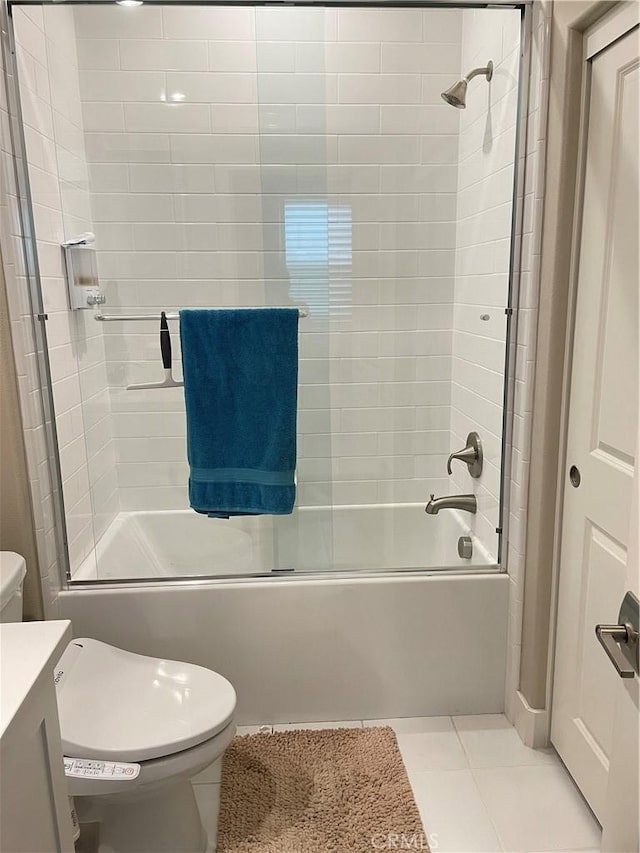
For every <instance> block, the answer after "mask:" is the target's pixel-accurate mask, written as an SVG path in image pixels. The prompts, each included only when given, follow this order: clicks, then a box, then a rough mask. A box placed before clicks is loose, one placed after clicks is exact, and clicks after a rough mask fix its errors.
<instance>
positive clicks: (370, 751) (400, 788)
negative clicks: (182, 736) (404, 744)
mask: <svg viewBox="0 0 640 853" xmlns="http://www.w3.org/2000/svg"><path fill="white" fill-rule="evenodd" d="M218 826H219V830H218V853H375V851H376V850H400V849H404V850H422V851H428V846H427V842H426V836H425V834H424V832H423V829H422V823H421V821H420V815H419V813H418V809H417V807H416V804H415V800H414V799H413V792H412V790H411V786H410V784H409V780H408V778H407V774H406V772H405V769H404V764H403V763H402V757H401V755H400V751H399V749H398V744H397V742H396V737H395V734H394V732H393V730H392V729H390V728H388V727H384V728H382V727H381V728H370V729H322V730H319V731H317V730H314V731H312V730H309V729H306V730H301V731H289V732H274V733H273V734H255V735H244V736H243V737H237V738H235V740H234V741H233V743H232V744H231V746H230V747H229V749H228V750H227V752H226V754H225V757H224V764H223V770H222V790H221V798H220V818H219V822H218Z"/></svg>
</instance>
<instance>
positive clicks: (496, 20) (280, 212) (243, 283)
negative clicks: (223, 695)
mask: <svg viewBox="0 0 640 853" xmlns="http://www.w3.org/2000/svg"><path fill="white" fill-rule="evenodd" d="M13 20H14V26H15V32H16V44H17V55H18V69H19V82H20V91H21V100H22V111H23V117H24V130H25V141H26V153H27V160H28V164H29V172H30V179H31V184H32V194H33V201H34V216H35V225H36V236H37V238H38V250H39V265H40V276H41V287H42V290H43V296H44V300H45V305H46V306H47V310H48V312H49V320H48V325H47V332H48V342H49V359H50V364H51V369H52V374H53V380H54V381H53V392H54V403H55V408H56V421H57V427H58V436H59V440H60V448H59V451H60V461H61V469H62V481H63V482H62V487H63V493H64V500H65V508H66V528H67V537H68V548H69V561H70V576H71V580H73V581H96V580H97V581H108V580H116V579H117V580H134V579H145V580H151V579H153V580H158V579H170V578H188V577H242V576H252V575H261V574H274V573H294V574H295V573H305V572H323V571H324V572H326V571H335V570H339V571H361V570H369V571H377V570H385V571H389V570H400V569H401V570H424V569H445V568H456V569H466V568H487V567H490V566H495V565H496V562H497V556H498V543H499V534H498V533H497V529H498V528H500V518H501V511H502V510H501V477H502V465H503V460H502V452H503V447H502V445H503V421H504V413H503V399H504V387H505V381H506V377H505V368H504V366H505V349H506V340H507V315H506V314H505V308H506V307H507V306H508V304H509V283H510V272H511V270H510V264H511V260H510V259H511V241H512V237H511V227H512V207H513V186H514V157H515V143H516V118H517V99H518V77H519V61H520V26H521V17H520V11H519V10H515V9H470V8H454V7H452V8H425V9H421V8H383V7H380V8H345V7H339V8H338V7H336V8H332V7H324V8H315V7H295V6H286V7H277V6H259V7H255V8H254V7H250V6H232V5H229V6H195V5H189V4H179V5H167V6H161V5H144V6H141V7H138V8H126V7H121V6H117V5H115V4H110V5H94V4H89V3H86V4H77V5H65V4H56V5H55V6H44V7H37V6H28V7H27V6H19V5H14V6H13ZM489 60H491V61H492V62H493V69H494V70H493V76H492V79H491V81H490V82H487V81H486V79H485V77H482V76H480V75H479V76H477V77H476V78H474V79H472V80H471V82H470V83H469V86H468V90H467V104H466V109H464V110H460V109H454V108H453V107H452V106H451V105H449V104H448V103H446V102H445V101H444V100H443V99H442V97H441V93H442V92H443V91H445V90H446V89H447V88H449V87H450V86H451V85H452V84H454V83H455V82H456V80H459V79H460V78H462V77H464V76H465V75H466V74H467V73H468V72H470V71H471V70H472V69H473V68H475V67H478V66H485V65H486V63H487V62H488V61H489ZM45 77H46V78H47V79H48V81H49V83H50V89H49V92H48V93H46V92H44V91H43V89H42V85H41V83H42V80H43V79H44V78H45ZM87 232H91V233H93V234H94V235H95V242H94V243H92V244H91V246H92V247H93V249H92V251H94V252H95V255H96V261H97V274H98V284H99V291H100V294H101V295H103V296H104V299H105V302H104V304H99V305H97V306H95V307H93V308H87V309H80V310H70V309H69V307H68V303H67V296H66V292H65V287H64V276H63V270H62V268H61V266H60V254H59V253H60V249H59V246H60V243H63V242H65V241H68V240H72V239H74V238H77V237H79V236H80V235H82V234H85V233H87ZM252 306H256V307H258V306H298V307H300V308H302V309H304V311H305V313H306V316H305V317H304V319H301V320H300V327H299V328H300V334H299V356H300V358H299V399H298V467H297V501H296V508H295V510H294V512H293V514H292V515H291V516H286V517H277V516H264V517H246V518H241V519H231V520H229V521H226V520H214V519H208V518H205V517H202V516H198V515H196V514H195V513H194V512H193V511H191V510H190V509H189V504H188V496H187V478H188V465H187V461H186V444H185V412H184V398H183V393H182V389H180V388H169V389H166V388H165V389H147V390H127V386H129V385H132V384H139V383H148V382H153V381H155V380H157V379H160V378H162V375H163V371H162V363H161V361H160V348H159V321H158V319H157V318H158V316H159V314H160V312H161V311H166V312H168V313H169V314H176V313H177V312H178V311H179V310H180V309H181V308H187V307H212V308H230V307H252ZM123 317H128V318H133V319H123ZM147 317H153V318H156V319H152V320H149V319H146V318H147ZM169 325H170V330H171V334H172V344H173V364H174V372H175V375H176V377H178V378H179V377H180V375H181V362H180V358H181V353H180V341H179V334H178V324H177V323H176V322H175V321H174V320H170V321H169ZM217 405H220V406H221V407H222V406H224V400H221V401H219V402H218V404H217ZM212 418H213V420H212V428H215V407H214V408H213V409H212ZM472 432H477V433H478V435H479V436H480V439H481V443H482V447H483V451H484V464H483V469H482V473H481V475H480V477H478V478H473V477H471V476H470V473H469V471H468V469H467V466H466V465H464V464H463V463H461V462H459V461H456V460H454V461H453V463H452V474H451V476H449V475H448V474H447V460H448V457H449V454H450V453H452V452H454V451H459V450H461V449H462V448H463V447H464V446H465V444H466V441H467V436H468V434H470V433H472ZM431 494H433V495H435V496H436V497H443V496H450V495H454V496H455V495H464V494H473V495H474V496H475V498H476V506H477V512H476V513H470V512H467V511H465V510H464V508H462V509H461V508H459V507H458V508H457V509H456V508H454V509H448V508H447V509H442V510H440V511H439V512H438V513H437V514H426V513H425V511H424V509H425V505H426V504H427V501H428V500H429V496H430V495H431ZM461 537H466V539H465V545H464V549H463V550H462V551H461V552H460V553H464V554H465V555H466V556H460V553H459V551H458V540H459V539H460V538H461ZM467 540H468V542H467ZM469 545H470V552H471V553H470V556H469Z"/></svg>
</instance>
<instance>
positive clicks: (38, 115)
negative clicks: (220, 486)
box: [14, 6, 119, 568]
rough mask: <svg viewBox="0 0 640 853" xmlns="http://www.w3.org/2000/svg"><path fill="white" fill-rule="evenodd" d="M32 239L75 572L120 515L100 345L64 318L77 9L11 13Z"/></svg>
mask: <svg viewBox="0 0 640 853" xmlns="http://www.w3.org/2000/svg"><path fill="white" fill-rule="evenodd" d="M14 23H15V35H16V47H17V60H18V67H19V75H20V93H21V103H22V110H23V115H24V119H25V136H26V146H27V158H28V162H29V179H30V184H31V194H32V199H33V211H34V220H35V232H36V233H35V236H36V239H37V245H38V261H39V267H40V275H41V276H42V290H43V300H44V309H45V311H46V312H47V313H48V321H47V340H48V346H49V364H50V369H51V379H52V388H53V397H54V404H55V411H56V427H57V433H58V443H59V447H60V463H61V469H62V486H63V496H64V502H65V510H66V516H67V536H68V541H69V556H70V560H71V566H72V568H76V567H77V566H79V565H80V563H81V562H82V561H83V559H84V558H85V557H86V556H87V555H88V554H89V553H90V552H91V551H92V549H93V548H94V546H95V543H96V541H97V540H98V539H99V538H100V536H101V535H102V533H103V532H104V531H105V530H106V528H107V527H108V526H109V524H110V523H111V521H112V520H113V518H114V517H115V515H116V514H117V512H118V511H119V501H118V489H117V480H116V471H115V452H114V445H113V441H112V436H111V416H110V403H109V391H108V383H107V374H106V360H105V351H104V341H103V336H102V334H101V330H100V329H99V328H97V324H95V323H93V322H92V320H91V319H90V318H89V317H88V313H87V312H75V313H74V312H71V311H69V310H68V307H67V305H68V303H67V296H66V289H65V283H64V277H63V268H62V252H61V249H60V243H61V242H63V240H65V239H68V238H70V237H73V236H76V235H77V234H80V233H82V232H85V231H91V230H93V225H92V220H91V209H90V201H89V187H88V180H89V179H88V172H87V165H86V158H85V148H84V133H83V123H82V108H81V103H80V92H79V77H78V67H77V62H76V34H75V25H74V16H73V10H72V9H71V8H70V7H62V8H55V9H54V8H52V7H47V6H45V7H43V8H40V9H38V8H34V9H30V8H28V7H16V9H15V10H14Z"/></svg>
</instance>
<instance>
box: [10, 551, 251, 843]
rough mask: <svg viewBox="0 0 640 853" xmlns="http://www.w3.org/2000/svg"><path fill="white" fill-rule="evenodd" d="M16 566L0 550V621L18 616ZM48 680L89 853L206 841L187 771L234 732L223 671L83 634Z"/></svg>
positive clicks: (19, 571) (232, 700) (220, 749)
mask: <svg viewBox="0 0 640 853" xmlns="http://www.w3.org/2000/svg"><path fill="white" fill-rule="evenodd" d="M25 573H26V565H25V561H24V558H23V557H21V556H20V555H19V554H14V553H13V552H10V551H1V552H0V621H1V622H20V621H22V585H23V582H24V577H25ZM54 679H55V685H56V695H57V700H58V713H59V717H60V730H61V734H62V751H63V754H64V756H65V770H66V774H67V787H68V791H69V796H71V797H74V798H75V807H76V810H77V814H78V818H79V820H80V823H81V824H82V823H98V824H99V830H98V836H99V846H98V853H206V851H209V852H210V851H213V850H215V846H216V839H215V838H212V839H208V838H207V833H206V832H205V830H204V827H203V826H202V821H201V820H200V812H199V811H198V806H197V804H196V800H195V796H194V793H193V788H192V786H191V782H190V780H191V779H192V778H193V777H194V776H195V775H196V774H198V773H200V772H201V771H202V770H204V769H205V768H207V767H209V765H211V764H213V762H214V761H217V759H219V758H220V757H221V756H222V754H223V753H224V751H225V749H226V748H227V747H228V746H229V744H230V743H231V741H232V740H233V736H234V734H235V730H236V726H235V722H234V714H235V708H236V693H235V690H234V689H233V687H232V685H231V684H230V683H229V682H228V681H227V679H226V678H223V677H222V676H221V675H218V673H217V672H213V671H212V670H210V669H205V668H204V667H202V666H196V665H194V664H191V663H181V662H179V661H173V660H165V659H162V658H153V657H146V656H145V655H138V654H133V653H132V652H127V651H124V650H123V649H119V648H116V647H115V646H110V645H108V644H107V643H102V642H100V641H99V640H93V639H90V638H87V637H83V638H80V639H76V640H72V642H71V643H69V645H68V646H67V648H66V649H65V651H64V654H63V655H62V657H61V658H60V661H59V662H58V665H57V666H56V668H55V671H54ZM73 759H79V760H78V761H76V762H74V761H73ZM74 774H75V775H74Z"/></svg>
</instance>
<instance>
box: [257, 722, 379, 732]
mask: <svg viewBox="0 0 640 853" xmlns="http://www.w3.org/2000/svg"><path fill="white" fill-rule="evenodd" d="M361 728H362V720H338V721H333V722H328V723H281V724H280V725H277V726H274V727H273V730H274V732H292V731H299V730H300V729H361Z"/></svg>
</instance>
